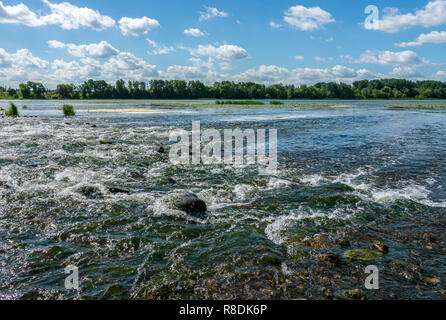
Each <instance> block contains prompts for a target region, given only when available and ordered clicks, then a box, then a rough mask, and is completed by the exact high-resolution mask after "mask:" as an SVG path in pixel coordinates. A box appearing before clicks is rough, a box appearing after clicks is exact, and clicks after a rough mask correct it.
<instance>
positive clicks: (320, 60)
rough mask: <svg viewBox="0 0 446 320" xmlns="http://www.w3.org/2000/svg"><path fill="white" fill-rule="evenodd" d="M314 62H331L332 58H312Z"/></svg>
mask: <svg viewBox="0 0 446 320" xmlns="http://www.w3.org/2000/svg"><path fill="white" fill-rule="evenodd" d="M314 60H316V61H318V62H327V61H333V58H331V57H328V58H322V57H314Z"/></svg>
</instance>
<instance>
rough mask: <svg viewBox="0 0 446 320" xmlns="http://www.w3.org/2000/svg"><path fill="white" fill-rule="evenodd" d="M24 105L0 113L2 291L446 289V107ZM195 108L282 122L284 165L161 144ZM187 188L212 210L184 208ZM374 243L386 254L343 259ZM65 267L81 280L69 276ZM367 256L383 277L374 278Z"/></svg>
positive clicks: (433, 292) (245, 122)
mask: <svg viewBox="0 0 446 320" xmlns="http://www.w3.org/2000/svg"><path fill="white" fill-rule="evenodd" d="M339 103H341V104H348V105H351V104H353V103H354V102H353V103H352V102H342V101H341V102H339V101H338V102H334V103H333V104H339ZM23 104H27V108H26V109H20V112H21V115H22V117H20V118H16V119H12V118H3V119H0V150H1V152H0V298H2V299H258V298H262V299H297V298H309V299H326V298H339V297H341V296H342V295H341V293H342V291H343V290H346V289H356V288H358V289H361V290H362V291H363V292H364V294H365V296H366V298H367V299H445V298H446V296H445V294H446V291H445V289H446V284H445V280H446V239H445V238H446V237H445V234H446V218H445V213H446V193H445V191H446V190H445V188H446V177H445V176H446V175H445V173H446V169H445V167H446V139H445V136H446V111H445V110H444V109H443V110H414V109H404V108H398V109H395V108H392V107H391V106H390V105H389V104H387V103H384V102H369V103H362V104H357V105H354V106H352V107H343V108H314V107H311V108H289V107H274V108H272V107H266V106H265V107H249V108H248V107H246V108H245V107H233V108H224V107H218V108H214V107H204V106H200V107H196V106H187V105H184V106H175V107H169V106H168V105H163V104H160V105H154V104H152V105H150V104H149V103H144V102H139V103H125V102H124V103H112V102H91V103H79V102H78V103H75V104H74V105H75V108H76V110H77V116H76V117H74V118H70V119H68V118H63V117H61V111H60V109H58V108H59V107H60V103H59V102H52V101H33V102H28V101H27V102H19V103H18V105H19V106H22V105H23ZM2 105H3V106H6V103H3V104H2ZM110 108H111V109H113V108H115V109H125V108H132V110H133V109H135V108H139V109H140V110H141V111H143V110H145V111H147V110H150V111H151V112H153V113H151V114H150V113H142V112H137V111H135V110H134V112H131V113H122V112H121V113H111V112H105V111H106V110H105V109H110ZM24 116H25V117H24ZM195 120H199V121H201V126H202V128H203V129H206V128H216V129H219V130H223V129H233V128H236V127H239V128H242V129H248V128H253V129H269V128H275V129H277V130H278V161H279V168H278V172H277V173H276V174H275V175H261V174H259V172H258V168H257V167H256V166H247V165H245V166H229V165H222V164H216V165H187V166H175V165H173V164H171V163H170V162H169V158H168V153H167V154H160V153H158V152H156V149H157V146H158V144H160V143H161V144H164V145H165V146H166V149H168V148H169V134H170V132H171V131H172V130H174V129H177V128H184V129H186V130H190V129H191V122H192V121H195ZM92 124H95V125H96V127H95V126H93V127H92ZM101 139H105V140H109V141H111V142H112V144H100V142H99V140H101ZM190 192H192V193H195V194H196V195H198V196H199V197H200V198H201V199H203V200H204V201H205V202H206V203H207V205H208V212H207V214H206V216H203V217H193V216H190V215H188V214H186V213H184V212H181V211H179V210H177V209H176V208H175V206H174V205H173V202H174V201H175V199H176V198H178V197H180V196H181V195H183V194H185V193H190ZM375 241H381V242H383V243H385V244H386V245H387V246H388V247H389V248H390V250H389V252H388V254H382V255H379V256H377V257H376V258H375V259H373V261H361V260H351V259H347V258H346V257H345V256H344V253H345V252H346V251H348V250H353V249H366V250H370V251H373V252H377V251H376V249H374V248H371V244H372V243H373V242H375ZM326 254H330V255H333V256H335V257H338V258H339V259H337V258H335V259H334V260H335V261H334V263H330V262H327V261H326V259H325V258H324V257H323V256H324V255H326ZM68 265H74V266H77V267H78V268H79V277H80V290H79V291H73V290H66V289H65V287H64V281H65V278H66V277H67V274H65V272H64V268H65V267H66V266H68ZM367 265H376V266H377V267H378V269H379V271H380V274H379V276H380V277H379V285H380V289H379V290H370V291H369V290H366V289H365V288H364V280H365V278H366V276H367V275H366V274H365V272H364V269H365V267H366V266H367Z"/></svg>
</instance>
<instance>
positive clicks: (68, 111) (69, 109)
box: [62, 104, 76, 117]
mask: <svg viewBox="0 0 446 320" xmlns="http://www.w3.org/2000/svg"><path fill="white" fill-rule="evenodd" d="M62 111H63V114H64V116H65V117H73V116H75V115H76V112H74V107H73V106H72V105H71V104H64V105H63V106H62Z"/></svg>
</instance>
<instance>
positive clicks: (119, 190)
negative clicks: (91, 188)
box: [107, 187, 131, 194]
mask: <svg viewBox="0 0 446 320" xmlns="http://www.w3.org/2000/svg"><path fill="white" fill-rule="evenodd" d="M107 190H108V191H109V192H110V193H114V194H116V193H125V194H130V193H131V192H130V191H129V190H125V189H121V188H117V187H108V188H107Z"/></svg>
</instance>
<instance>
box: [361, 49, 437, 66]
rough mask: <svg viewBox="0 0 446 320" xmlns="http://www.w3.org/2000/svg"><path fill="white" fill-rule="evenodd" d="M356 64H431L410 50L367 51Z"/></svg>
mask: <svg viewBox="0 0 446 320" xmlns="http://www.w3.org/2000/svg"><path fill="white" fill-rule="evenodd" d="M355 62H357V63H368V64H383V65H384V64H389V65H395V66H417V65H418V66H419V65H429V64H431V63H430V62H429V61H428V60H426V59H424V58H420V57H418V55H417V54H416V53H415V52H413V51H410V50H406V51H400V52H393V51H372V50H367V51H366V52H365V53H363V54H362V55H361V56H360V57H359V59H358V60H356V61H355Z"/></svg>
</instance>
